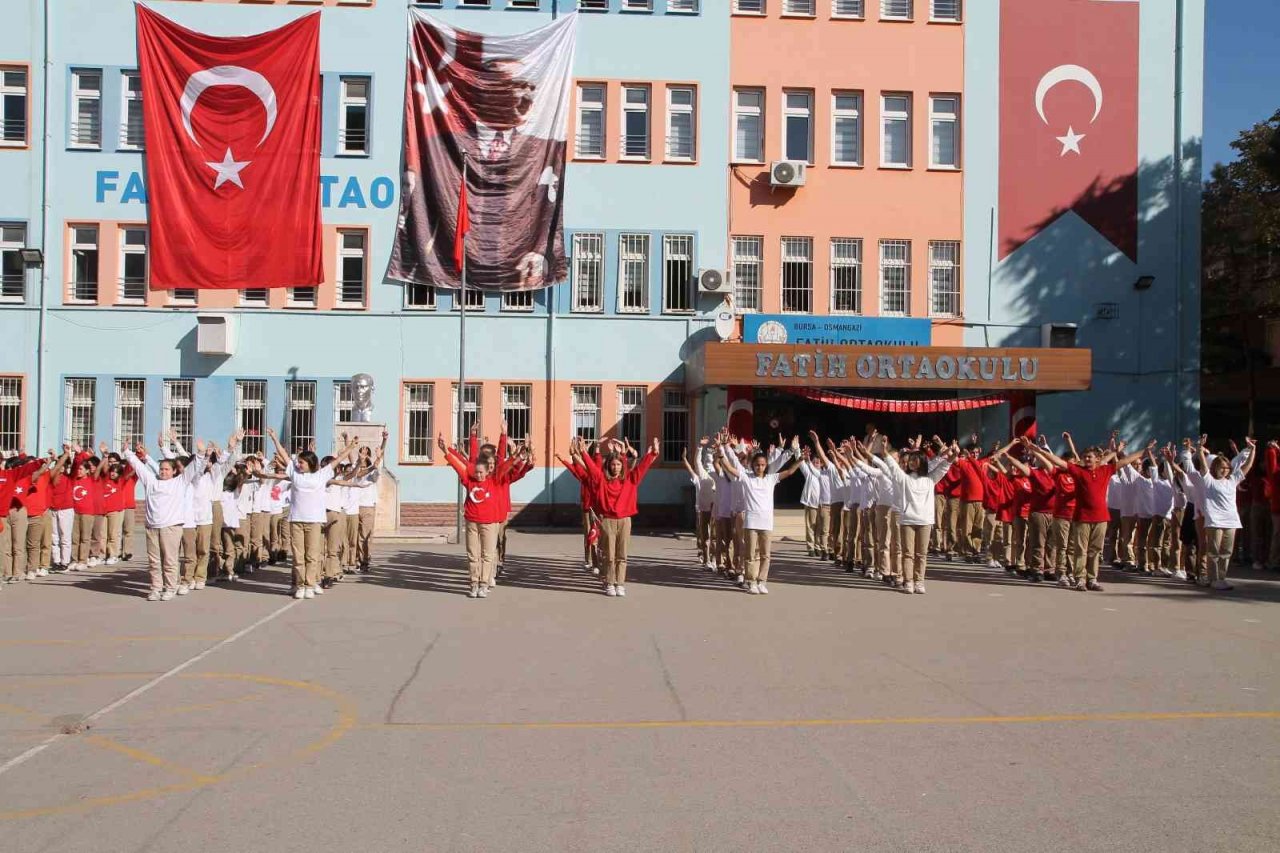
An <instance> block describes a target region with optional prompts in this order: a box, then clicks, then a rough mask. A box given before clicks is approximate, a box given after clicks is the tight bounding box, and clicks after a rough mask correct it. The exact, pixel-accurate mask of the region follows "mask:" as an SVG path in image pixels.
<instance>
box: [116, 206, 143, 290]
mask: <svg viewBox="0 0 1280 853" xmlns="http://www.w3.org/2000/svg"><path fill="white" fill-rule="evenodd" d="M116 233H117V234H118V235H119V237H120V262H119V264H120V265H119V273H120V276H119V279H118V281H117V285H118V287H117V290H116V304H117V305H146V304H147V281H148V279H149V278H150V273H151V258H150V257H149V255H150V242H151V239H150V238H151V235H150V234H149V233H148V231H147V226H145V225H122V226H121V227H120V228H119V230H118V231H117V232H116ZM138 233H141V234H142V243H141V244H140V245H139V244H137V243H130V242H128V238H129V236H130V235H131V234H133V235H136V234H138ZM131 255H141V256H142V269H143V273H142V282H141V284H142V295H141V296H129V293H128V288H129V287H130V285H131V284H135V283H136V282H130V281H129V280H127V279H126V278H125V274H124V270H125V260H126V258H127V257H129V256H131Z"/></svg>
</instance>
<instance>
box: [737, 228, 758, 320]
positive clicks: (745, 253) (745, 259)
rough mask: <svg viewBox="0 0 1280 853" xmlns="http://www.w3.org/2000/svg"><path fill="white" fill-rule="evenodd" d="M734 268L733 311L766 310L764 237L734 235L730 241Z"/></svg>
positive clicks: (753, 312) (745, 312)
mask: <svg viewBox="0 0 1280 853" xmlns="http://www.w3.org/2000/svg"><path fill="white" fill-rule="evenodd" d="M729 244H730V259H731V263H732V266H733V309H734V311H735V312H736V313H738V314H756V313H759V312H760V311H763V310H764V237H761V236H755V235H734V236H733V237H731V238H730V240H729Z"/></svg>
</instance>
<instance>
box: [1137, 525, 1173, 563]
mask: <svg viewBox="0 0 1280 853" xmlns="http://www.w3.org/2000/svg"><path fill="white" fill-rule="evenodd" d="M1168 524H1169V521H1168V519H1165V518H1152V519H1150V520H1149V521H1148V522H1147V540H1146V542H1144V543H1143V547H1144V549H1145V550H1146V552H1147V559H1146V566H1147V568H1148V569H1149V570H1150V571H1153V572H1154V571H1156V570H1157V569H1161V568H1165V567H1167V566H1168V565H1169V552H1168V551H1166V550H1165V547H1164V546H1165V537H1164V534H1165V529H1166V527H1167V526H1168Z"/></svg>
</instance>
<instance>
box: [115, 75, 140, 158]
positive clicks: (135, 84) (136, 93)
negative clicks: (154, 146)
mask: <svg viewBox="0 0 1280 853" xmlns="http://www.w3.org/2000/svg"><path fill="white" fill-rule="evenodd" d="M144 142H145V140H144V137H143V132H142V75H140V74H139V73H138V72H137V71H125V72H123V73H121V75H120V150H122V151H141V150H142V146H143V144H144Z"/></svg>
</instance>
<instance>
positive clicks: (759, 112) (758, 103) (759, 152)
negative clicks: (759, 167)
mask: <svg viewBox="0 0 1280 853" xmlns="http://www.w3.org/2000/svg"><path fill="white" fill-rule="evenodd" d="M733 159H734V160H735V161H737V162H741V163H763V162H764V90H763V89H735V90H734V92H733Z"/></svg>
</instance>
